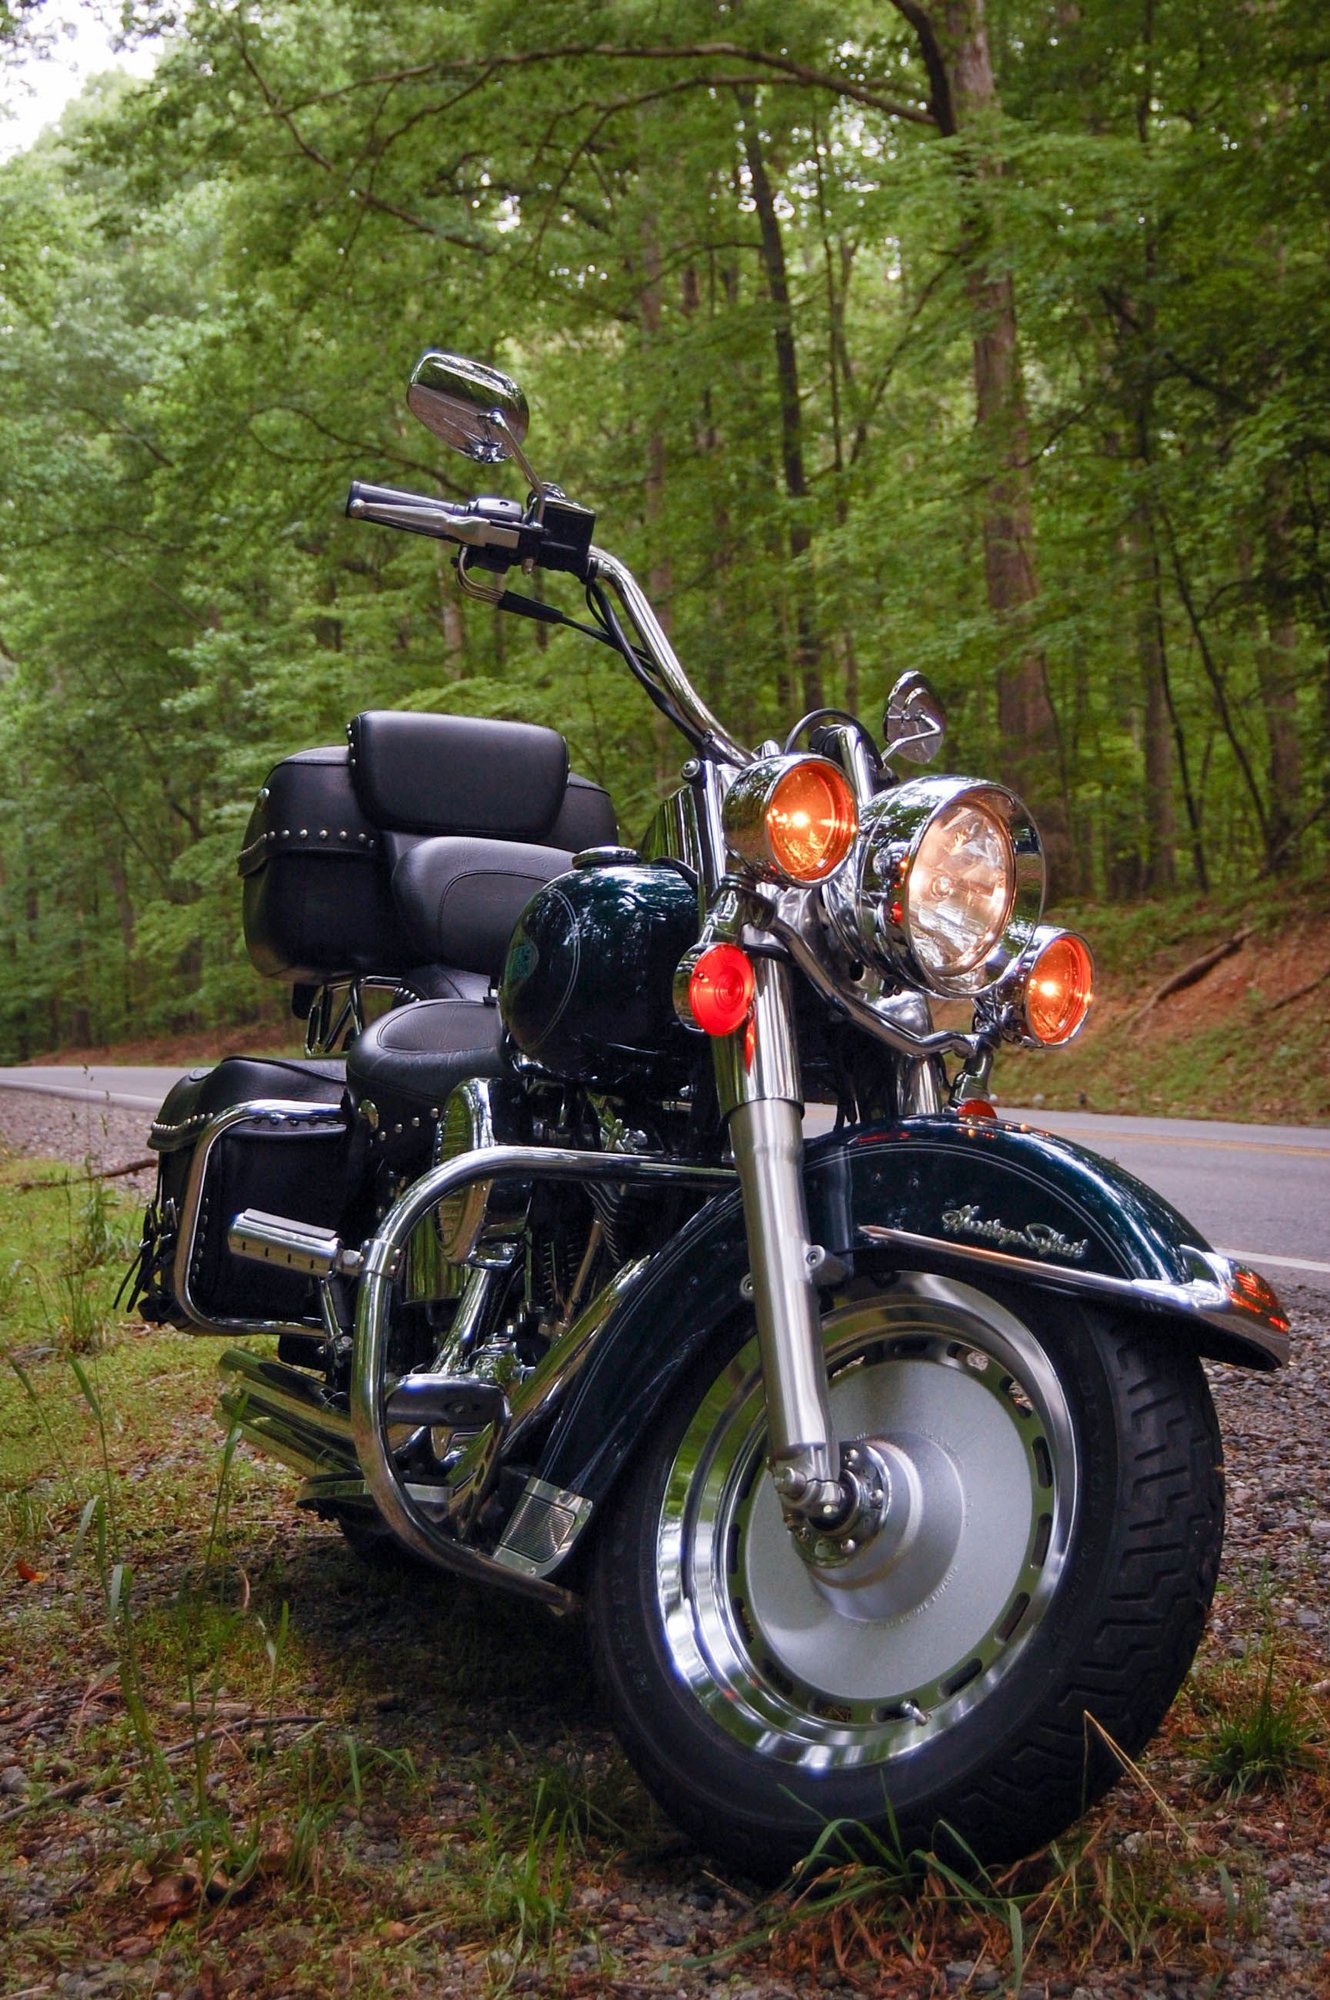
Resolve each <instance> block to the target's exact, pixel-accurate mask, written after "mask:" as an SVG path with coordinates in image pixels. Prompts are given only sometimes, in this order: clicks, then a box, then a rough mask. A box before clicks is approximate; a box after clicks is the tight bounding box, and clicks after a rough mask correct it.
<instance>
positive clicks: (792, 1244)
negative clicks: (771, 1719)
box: [716, 958, 852, 1525]
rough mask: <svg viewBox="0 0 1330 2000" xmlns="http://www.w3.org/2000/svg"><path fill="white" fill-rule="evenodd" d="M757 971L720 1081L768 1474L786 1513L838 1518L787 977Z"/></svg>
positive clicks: (727, 1040) (842, 1492)
mask: <svg viewBox="0 0 1330 2000" xmlns="http://www.w3.org/2000/svg"><path fill="white" fill-rule="evenodd" d="M755 970H756V974H757V993H756V998H755V1001H754V1005H753V1012H752V1014H751V1016H750V1017H749V1020H748V1021H747V1022H746V1023H745V1025H744V1027H742V1028H740V1029H739V1030H738V1031H737V1032H736V1033H735V1034H733V1035H728V1036H725V1037H724V1038H723V1039H721V1040H718V1041H717V1043H716V1082H717V1088H718V1091H719V1096H720V1107H721V1110H722V1112H723V1113H724V1114H725V1116H726V1117H727V1119H728V1121H729V1132H730V1144H731V1147H732V1149H733V1152H734V1164H735V1167H736V1169H737V1171H738V1175H739V1185H740V1187H741V1189H742V1192H743V1207H744V1226H745V1229H746V1231H747V1236H748V1260H749V1268H750V1274H751V1275H750V1279H749V1286H751V1292H752V1299H753V1308H754V1312H755V1314H756V1317H757V1339H758V1348H759V1351H760V1353H761V1357H762V1381H763V1387H764V1392H765V1396H766V1405H767V1429H768V1435H769V1437H770V1447H769V1453H768V1463H769V1466H770V1470H771V1476H772V1480H773V1482H774V1484H775V1487H776V1491H777V1493H778V1494H779V1496H780V1501H781V1506H782V1509H783V1511H784V1513H785V1515H786V1518H787V1519H797V1520H799V1521H804V1522H812V1523H818V1524H821V1525H825V1524H827V1523H829V1522H832V1521H835V1520H838V1519H840V1518H841V1517H842V1516H843V1515H844V1514H845V1512H846V1510H847V1507H848V1506H849V1505H850V1504H851V1498H852V1496H851V1495H850V1493H848V1492H847V1490H846V1485H845V1483H844V1481H843V1479H842V1473H841V1463H840V1449H839V1445H838V1443H837V1439H836V1433H835V1428H834V1426H833V1423H832V1418H831V1404H830V1400H829V1398H828V1395H827V1371H826V1364H825V1361H824V1359H823V1351H822V1324H821V1312H820V1308H819V1304H818V1292H817V1285H816V1282H815V1275H816V1273H817V1272H818V1271H819V1270H820V1269H821V1267H822V1265H823V1263H824V1261H825V1258H824V1253H823V1251H822V1250H821V1249H820V1248H819V1247H818V1246H817V1245H816V1244H813V1243H810V1242H809V1235H808V1210H807V1206H806V1204H805V1202H804V1178H803V1150H804V1146H803V1092H802V1088H801V1084H800V1078H799V1060H798V1051H797V1048H796V1045H795V1040H794V1032H793V1009H792V1004H791V996H790V990H789V979H790V975H789V971H788V968H787V967H785V966H784V965H782V964H780V963H778V962H777V961H775V960H773V959H769V958H759V959H758V960H757V961H756V965H755ZM745 1289H746V1290H747V1289H748V1287H747V1286H746V1287H745Z"/></svg>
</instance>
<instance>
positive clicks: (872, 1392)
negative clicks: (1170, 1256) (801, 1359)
mask: <svg viewBox="0 0 1330 2000" xmlns="http://www.w3.org/2000/svg"><path fill="white" fill-rule="evenodd" d="M823 1340H824V1346H825V1350H826V1356H827V1367H828V1377H829V1383H830V1394H831V1407H832V1411H833V1415H834V1418H835V1422H836V1427H837V1433H838V1435H839V1437H840V1440H841V1443H842V1444H843V1445H844V1444H845V1443H847V1442H849V1441H851V1440H854V1439H867V1440H871V1441H872V1444H873V1447H874V1449H875V1451H876V1452H877V1454H878V1456H879V1458H880V1459H882V1460H885V1462H886V1463H887V1465H888V1467H889V1469H890V1472H891V1485H892V1493H893V1500H892V1508H893V1509H894V1510H895V1512H894V1513H893V1514H889V1516H888V1520H889V1523H891V1533H890V1534H884V1535H883V1537H881V1538H880V1539H879V1541H878V1542H877V1543H874V1542H871V1541H870V1542H868V1543H866V1544H865V1546H864V1548H863V1549H861V1550H858V1551H855V1552H853V1553H851V1554H850V1555H849V1556H848V1559H847V1557H846V1555H845V1552H844V1551H833V1550H830V1549H826V1548H823V1549H821V1550H815V1551H813V1552H811V1554H810V1553H809V1552H804V1553H800V1551H799V1550H798V1549H797V1548H796V1546H795V1544H794V1541H793V1539H792V1538H791V1536H790V1534H789V1533H788V1531H787V1530H786V1529H785V1527H784V1525H783V1523H782V1521H781V1517H780V1512H779V1508H778V1506H777V1503H776V1499H775V1494H774V1491H773V1489H772V1486H771V1482H770V1480H769V1479H768V1478H767V1477H766V1475H765V1472H764V1469H763V1468H764V1454H765V1446H766V1436H765V1417H764V1408H763V1399H762V1391H761V1377H760V1371H759V1366H758V1358H757V1351H756V1346H757V1344H756V1341H755V1340H754V1339H753V1338H752V1334H751V1324H749V1325H748V1326H743V1325H737V1326H735V1327H734V1328H732V1329H731V1332H730V1334H729V1337H728V1339H727V1341H726V1343H725V1345H724V1347H721V1346H718V1345H713V1347H712V1348H711V1349H710V1350H709V1351H708V1352H707V1353H706V1355H704V1357H703V1358H702V1360H701V1362H700V1363H699V1364H697V1365H696V1366H695V1367H694V1368H693V1370H692V1371H691V1373H690V1374H689V1375H688V1376H687V1377H685V1379H684V1380H683V1382H682V1383H681V1385H680V1388H679V1389H678V1390H677V1391H676V1392H675V1394H674V1396H673V1398H672V1399H671V1401H670V1403H669V1405H668V1406H667V1408H666V1410H665V1412H664V1414H663V1416H662V1418H661V1421H660V1423H659V1425H658V1427H657V1429H656V1431H655V1434H654V1436H653V1438H652V1440H651V1443H650V1445H649V1446H648V1448H647V1449H646V1450H645V1452H644V1454H643V1457H642V1460H641V1462H640V1463H639V1465H638V1467H637V1468H636V1469H635V1471H634V1473H633V1475H632V1477H631V1478H630V1480H629V1483H628V1484H627V1486H626V1487H625V1489H624V1490H623V1492H622V1494H621V1495H620V1498H619V1504H618V1511H617V1513H616V1515H615V1517H614V1518H613V1520H612V1521H610V1522H608V1523H607V1525H606V1529H605V1531H604V1533H603V1535H602V1539H601V1542H600V1545H599V1550H598V1555H597V1567H596V1572H595V1575H594V1578H593V1583H592V1609H593V1617H594V1629H595V1633H596V1646H597V1656H598V1661H599V1666H600V1671H601V1677H602V1682H603V1685H604V1688H605V1692H606V1696H607V1700H608V1703H609V1706H610V1708H611V1711H612V1714H613V1717H614V1720H615V1724H616V1727H617V1729H618V1732H619V1735H620V1737H621V1739H622V1741H623V1743H624V1746H625V1748H626V1750H627V1752H628V1754H629V1756H630V1757H631V1759H632V1760H633V1762H634V1763H635V1765H636V1766H637V1768H638V1770H639V1771H640V1773H641V1774H642V1776H643V1778H644V1779H645V1781H646V1783H647V1784H648V1786H649V1787H650V1788H651V1790H652V1791H653V1792H654V1793H655V1794H656V1796H657V1798H658V1799H659V1800H660V1802H661V1803H662V1805H663V1806H664V1808H665V1810H666V1811H667V1812H668V1813H669V1814H670V1815H671V1817H672V1818H673V1819H674V1820H675V1821H676V1822H677V1823H678V1824H679V1825H680V1826H681V1827H684V1828H685V1829H686V1830H687V1831H688V1832H689V1833H690V1834H691V1835H692V1836H693V1837H694V1838H695V1839H696V1840H697V1841H698V1842H699V1844H700V1845H701V1846H703V1847H705V1848H707V1849H709V1850H710V1851H711V1852H712V1853H714V1854H716V1855H718V1856H719V1857H721V1858H723V1859H724V1861H725V1862H727V1863H728V1864H732V1865H737V1866H739V1867H741V1868H744V1869H746V1870H747V1871H748V1872H749V1873H750V1874H752V1875H755V1876H758V1877H762V1878H767V1879H771V1878H774V1877H777V1876H779V1875H780V1874H782V1873H784V1872H785V1871H786V1870H788V1869H789V1868H790V1867H792V1866H794V1865H795V1864H797V1863H798V1862H799V1861H800V1860H801V1859H802V1858H803V1857H804V1856H806V1855H807V1854H808V1852H809V1850H810V1849H811V1848H812V1847H813V1845H814V1843H815V1841H816V1840H817V1838H818V1836H819V1834H820V1832H821V1831H822V1829H823V1828H824V1827H825V1826H826V1825H827V1824H828V1823H829V1822H836V1823H838V1824H840V1823H843V1829H844V1838H845V1839H846V1840H847V1841H848V1843H849V1844H850V1845H853V1844H854V1841H855V1832H854V1829H857V1828H861V1827H862V1828H866V1829H868V1831H869V1834H870V1835H871V1836H873V1837H875V1838H876V1839H878V1840H886V1841H887V1842H888V1843H894V1842H898V1843H899V1846H900V1849H901V1852H902V1855H903V1856H907V1855H908V1854H909V1853H910V1852H912V1851H913V1850H915V1849H919V1848H928V1847H930V1846H933V1845H936V1844H937V1843H939V1842H941V1843H942V1844H943V1845H944V1846H946V1845H950V1846H951V1848H952V1850H953V1852H954V1851H955V1850H956V1846H957V1841H959V1842H960V1843H962V1844H963V1848H964V1849H968V1850H969V1851H970V1853H972V1854H974V1855H976V1856H978V1858H979V1859H980V1860H982V1861H983V1862H985V1863H990V1862H996V1861H1001V1860H1006V1859H1009V1858H1012V1857H1014V1856H1016V1855H1019V1854H1023V1853H1027V1852H1029V1851H1030V1850H1031V1849H1032V1848H1034V1847H1036V1846H1038V1845H1040V1844H1042V1843H1043V1842H1045V1841H1047V1840H1050V1839H1052V1838H1053V1837H1054V1836H1055V1835H1056V1834H1058V1833H1059V1832H1061V1831H1062V1830H1063V1828H1064V1827H1066V1826H1067V1825H1068V1824H1069V1823H1070V1822H1071V1821H1072V1820H1074V1819H1075V1818H1077V1817H1078V1815H1079V1814H1080V1813H1081V1812H1082V1811H1084V1809H1085V1807H1086V1806H1087V1805H1088V1804H1089V1803H1090V1802H1091V1800H1093V1799H1094V1798H1096V1797H1097V1796H1098V1795H1099V1794H1100V1793H1101V1792H1102V1791H1104V1790H1105V1789H1106V1788H1107V1787H1108V1785H1109V1784H1110V1783H1111V1782H1112V1781H1113V1779H1114V1777H1115V1776H1116V1775H1117V1772H1118V1768H1119V1767H1118V1764H1117V1761H1116V1759H1115V1758H1114V1756H1113V1754H1112V1750H1111V1749H1110V1748H1109V1746H1108V1743H1107V1742H1106V1741H1105V1736H1107V1738H1109V1739H1111V1741H1112V1742H1113V1743H1116V1744H1117V1745H1118V1746H1119V1747H1120V1748H1121V1749H1122V1750H1124V1751H1126V1752H1127V1753H1128V1754H1134V1753H1135V1752H1136V1751H1138V1750H1139V1749H1140V1748H1141V1746H1142V1745H1143V1744H1144V1743H1145V1741H1146V1740H1147V1739H1148V1738H1149V1736H1150V1735H1151V1734H1152V1732H1153V1731H1154V1729H1155V1728H1156V1727H1157V1725H1158V1723H1159V1721H1160V1719H1161V1718H1162V1716H1163V1714H1164V1712H1165V1710H1166V1709H1167V1707H1168V1705H1169V1703H1170V1701H1171V1700H1172V1698H1173V1696H1174V1694H1175V1693H1176V1691H1177V1688H1178V1686H1179V1684H1180V1682H1181V1680H1182V1678H1183V1675H1184V1674H1185V1673H1186V1671H1187V1668H1188V1666H1189V1664H1190V1662H1191V1659H1192V1655H1193V1653H1194V1652H1195V1649H1196V1646H1197V1644H1198V1642H1199V1639H1200V1635H1201V1630H1202V1626H1203V1624H1204V1620H1205V1613H1206V1609H1207V1607H1208V1605H1209V1602H1210V1597H1211V1594H1212V1592H1213V1589H1214V1582H1215V1575H1216V1571H1217V1568H1218V1561H1219V1549H1220V1542H1221V1537H1222V1532H1223V1474H1222V1463H1221V1448H1220V1443H1219V1437H1218V1431H1217V1427H1216V1424H1215V1418H1214V1411H1213V1408H1212V1406H1211V1403H1210V1398H1209V1394H1208V1391H1207V1389H1206V1386H1205V1380H1204V1377H1203V1375H1202V1373H1201V1370H1200V1367H1199V1364H1198V1363H1197V1361H1196V1359H1195V1357H1194V1356H1193V1355H1192V1354H1190V1353H1189V1352H1187V1351H1185V1350H1184V1349H1183V1348H1182V1347H1181V1345H1180V1343H1179V1342H1178V1341H1177V1339H1176V1337H1175V1336H1172V1335H1171V1334H1170V1333H1169V1332H1168V1331H1167V1330H1166V1329H1165V1330H1162V1331H1161V1332H1160V1333H1158V1334H1154V1333H1151V1332H1148V1331H1145V1330H1143V1329H1142V1327H1141V1326H1140V1325H1139V1324H1138V1323H1135V1322H1127V1321H1124V1320H1116V1321H1115V1320H1114V1319H1112V1318H1110V1317H1109V1316H1108V1315H1106V1314H1103V1313H1099V1312H1094V1311H1091V1310H1088V1309H1087V1308H1085V1307H1083V1306H1082V1305H1081V1304H1079V1302H1076V1301H1073V1300H1069V1299H1065V1298H1058V1297H1056V1296H1053V1295H1050V1294H1042V1293H1036V1292H1034V1291H1029V1290H1021V1291H1016V1290H1014V1289H1013V1290H1011V1291H1008V1290H1005V1289H1003V1290H999V1288H998V1287H996V1286H995V1287H993V1288H992V1289H991V1290H980V1289H978V1288H977V1287H975V1286H973V1285H969V1284H960V1283H956V1282H954V1281H951V1280H943V1279H940V1278H935V1277H928V1276H923V1275H897V1276H894V1277H892V1278H888V1279H886V1280H881V1279H870V1280H860V1281H859V1282H858V1283H857V1284H856V1285H854V1286H852V1287H850V1288H849V1289H848V1290H847V1291H846V1292H845V1293H844V1294H843V1295H841V1296H840V1297H838V1298H837V1300H836V1301H835V1304H834V1306H833V1309H832V1310H831V1312H830V1313H829V1314H828V1315H827V1317H826V1318H825V1319H824V1321H823ZM1101 1732H1103V1734H1101ZM859 1840H860V1842H861V1843H862V1840H863V1836H862V1834H861V1835H859Z"/></svg>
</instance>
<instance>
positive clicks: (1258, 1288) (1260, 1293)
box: [1227, 1264, 1288, 1333]
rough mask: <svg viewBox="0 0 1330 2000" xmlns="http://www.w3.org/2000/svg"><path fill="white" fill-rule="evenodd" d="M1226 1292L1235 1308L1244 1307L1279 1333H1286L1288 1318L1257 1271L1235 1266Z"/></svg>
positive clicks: (1270, 1285)
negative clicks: (1267, 1322) (1256, 1314)
mask: <svg viewBox="0 0 1330 2000" xmlns="http://www.w3.org/2000/svg"><path fill="white" fill-rule="evenodd" d="M1227 1290H1228V1295H1229V1297H1230V1299H1232V1301H1233V1303H1234V1305H1235V1306H1245V1307H1246V1309H1247V1311H1248V1312H1254V1313H1258V1314H1259V1315H1260V1317H1261V1318H1262V1319H1264V1320H1268V1321H1269V1323H1270V1325H1271V1326H1274V1327H1277V1328H1278V1329H1279V1331H1280V1332H1281V1333H1287V1332H1288V1316H1287V1314H1286V1313H1285V1311H1284V1308H1283V1306H1282V1305H1281V1304H1280V1302H1279V1294H1278V1292H1277V1291H1276V1290H1275V1288H1274V1286H1273V1285H1272V1284H1269V1283H1268V1282H1267V1281H1266V1279H1264V1278H1263V1277H1262V1276H1261V1274H1260V1272H1259V1271H1251V1270H1248V1269H1247V1267H1246V1266H1245V1265H1243V1264H1238V1265H1235V1266H1234V1268H1233V1276H1232V1282H1231V1283H1230V1284H1229V1286H1228V1287H1227Z"/></svg>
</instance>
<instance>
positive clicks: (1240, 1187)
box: [0, 1067, 1330, 1291]
mask: <svg viewBox="0 0 1330 2000" xmlns="http://www.w3.org/2000/svg"><path fill="white" fill-rule="evenodd" d="M181 1074H182V1072H181V1071H180V1070H178V1069H119V1068H104V1069H103V1068H98V1069H70V1068H57V1067H51V1068H45V1069H42V1068H35V1067H33V1068H25V1069H17V1070H15V1069H0V1089H16V1090H35V1091H39V1092H44V1093H47V1094H55V1095H58V1096H64V1097H74V1098H80V1099H83V1100H85V1101H87V1100H91V1101H93V1102H100V1101H103V1100H105V1101H106V1102H109V1103H112V1104H124V1105H128V1106H129V1107H131V1108H132V1109H134V1110H139V1111H143V1112H145V1113H147V1114H149V1115H151V1113H152V1112H154V1111H155V1110H156V1109H157V1106H158V1105H159V1104H160V1103H161V1101H162V1098H163V1097H164V1096H165V1095H166V1092H167V1090H168V1089H169V1088H170V1086H171V1084H172V1083H173V1082H174V1081H175V1079H176V1077H177V1076H179V1075H181ZM1003 1116H1004V1117H1006V1118H1012V1119H1023V1120H1025V1121H1027V1122H1028V1123H1030V1124H1032V1125H1039V1126H1042V1127H1043V1128H1044V1129H1045V1130H1047V1131H1050V1132H1059V1133H1065V1134H1066V1136H1067V1137H1068V1138H1073V1139H1075V1140H1076V1141H1077V1142H1078V1143H1079V1144H1080V1145H1083V1146H1088V1147H1089V1148H1090V1149H1091V1150H1092V1151H1093V1152H1096V1153H1103V1154H1105V1155H1106V1156H1107V1158H1109V1159H1110V1160H1116V1161H1118V1162H1119V1163H1120V1164H1121V1165H1122V1166H1124V1167H1126V1168H1127V1169H1128V1171H1129V1172H1131V1173H1133V1174H1136V1175H1137V1176H1139V1178H1140V1179H1141V1180H1143V1181H1148V1182H1149V1184H1150V1186H1151V1187H1156V1188H1158V1189H1159V1191H1160V1193H1161V1194H1164V1195H1166V1196H1167V1197H1168V1199H1169V1200H1170V1201H1171V1202H1173V1204H1174V1205H1175V1206H1176V1207H1177V1208H1180V1209H1181V1210H1182V1212H1183V1214H1184V1215H1186V1216H1188V1217H1189V1218H1190V1220H1191V1221H1193V1222H1194V1223H1195V1224H1196V1226H1197V1228H1198V1229H1200V1230H1202V1231H1203V1232H1204V1233H1205V1235H1206V1236H1207V1237H1208V1238H1209V1240H1210V1241H1211V1242H1212V1243H1214V1244H1216V1245H1217V1246H1218V1247H1219V1248H1220V1249H1223V1250H1228V1251H1230V1252H1237V1253H1239V1254H1240V1255H1242V1256H1243V1257H1244V1258H1246V1259H1250V1261H1251V1262H1252V1263H1254V1264H1256V1265H1257V1266H1258V1267H1260V1266H1262V1265H1269V1266H1270V1270H1271V1276H1272V1277H1273V1278H1274V1279H1275V1281H1276V1282H1277V1283H1279V1282H1283V1283H1286V1284H1287V1283H1299V1282H1300V1283H1304V1284H1308V1285H1311V1286H1313V1287H1315V1288H1317V1289H1318V1290H1325V1291H1330V1129H1326V1128H1324V1127H1320V1126H1315V1127H1313V1126H1279V1125H1228V1124H1221V1123H1219V1122H1212V1121H1210V1120H1198V1119H1183V1118H1124V1117H1121V1116H1118V1117H1109V1116H1100V1115H1098V1114H1095V1113H1091V1112H1074V1111H1043V1110H1030V1111H1015V1110H1007V1109H1005V1108H1004V1111H1003ZM145 1122H146V1120H145ZM811 1122H812V1123H814V1124H815V1125H817V1124H820V1123H821V1122H822V1121H821V1119H820V1118H819V1115H818V1114H817V1113H814V1114H813V1119H812V1121H811Z"/></svg>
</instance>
